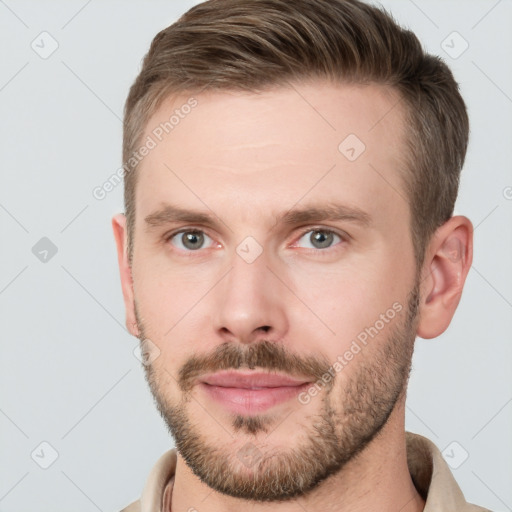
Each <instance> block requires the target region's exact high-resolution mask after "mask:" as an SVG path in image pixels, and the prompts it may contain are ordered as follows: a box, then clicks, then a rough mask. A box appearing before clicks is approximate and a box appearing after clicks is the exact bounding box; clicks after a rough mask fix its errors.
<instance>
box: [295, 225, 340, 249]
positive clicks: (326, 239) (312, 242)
mask: <svg viewBox="0 0 512 512" xmlns="http://www.w3.org/2000/svg"><path fill="white" fill-rule="evenodd" d="M301 241H302V242H303V243H306V248H308V249H325V248H329V247H331V246H332V245H333V244H334V243H335V242H336V241H338V242H342V241H343V240H342V238H341V236H340V235H338V234H336V233H335V232H334V231H331V230H329V229H313V230H309V231H306V232H305V233H304V234H303V235H302V236H301V237H300V238H299V240H298V241H297V244H300V243H301ZM307 244H309V245H307Z"/></svg>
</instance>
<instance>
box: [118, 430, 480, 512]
mask: <svg viewBox="0 0 512 512" xmlns="http://www.w3.org/2000/svg"><path fill="white" fill-rule="evenodd" d="M406 442H407V463H408V465H409V472H410V474H411V477H412V481H413V482H414V485H415V486H416V489H417V490H418V493H419V494H420V495H421V496H422V497H423V499H424V500H425V508H424V509H423V512H490V511H489V509H486V508H482V507H478V506H477V505H472V504H471V503H467V502H466V500H465V499H464V495H463V494H462V491H461V490H460V488H459V486H458V485H457V482H456V481H455V479H454V477H453V475H452V473H451V471H450V468H449V466H448V464H447V463H446V461H445V460H444V458H443V456H442V454H441V452H440V451H439V449H438V448H437V446H436V445H435V444H434V443H432V441H430V440H428V439H427V438H426V437H423V436H420V435H418V434H412V433H411V432H406ZM176 460H177V455H176V449H172V450H169V451H167V452H165V453H164V454H163V455H162V456H161V457H160V458H159V459H158V461H157V462H156V464H155V465H154V467H153V468H152V470H151V472H150V474H149V476H148V479H147V481H146V485H145V487H144V490H143V491H142V496H141V498H140V500H137V501H134V502H133V503H132V504H131V505H128V506H127V507H126V508H124V509H123V510H121V512H171V496H172V487H173V484H174V472H175V470H176Z"/></svg>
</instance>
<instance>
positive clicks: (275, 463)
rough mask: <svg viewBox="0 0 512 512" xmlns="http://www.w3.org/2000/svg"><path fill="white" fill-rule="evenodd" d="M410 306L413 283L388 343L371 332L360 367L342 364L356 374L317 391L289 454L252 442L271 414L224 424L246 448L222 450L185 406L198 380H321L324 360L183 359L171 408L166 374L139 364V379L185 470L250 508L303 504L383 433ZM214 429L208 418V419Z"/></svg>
mask: <svg viewBox="0 0 512 512" xmlns="http://www.w3.org/2000/svg"><path fill="white" fill-rule="evenodd" d="M418 307H419V280H418V277H416V281H415V285H414V287H413V289H412V291H411V292H410V294H409V297H408V304H407V307H406V308H405V315H404V316H403V317H402V318H401V319H397V321H396V322H395V323H394V324H390V325H389V327H391V329H390V332H389V334H388V336H387V337H384V336H383V333H379V334H380V335H379V336H377V337H376V339H374V340H372V341H371V342H370V343H369V345H368V346H365V348H364V349H362V351H361V353H360V354H358V355H357V356H356V357H355V359H356V360H357V359H359V362H357V361H355V362H351V363H349V364H350V366H352V365H354V370H353V372H352V374H351V375H350V378H348V379H347V380H346V381H345V382H343V387H342V388H341V386H340V387H336V384H335V383H336V382H337V380H338V379H337V378H333V379H332V380H330V382H328V383H327V384H325V385H324V388H323V389H322V391H321V394H319V395H318V396H317V398H316V399H313V400H319V399H321V405H320V412H319V413H317V414H315V415H313V416H307V417H306V418H307V421H308V423H307V424H297V425H296V428H294V430H295V431H296V432H297V431H299V430H300V435H301V441H300V443H299V442H297V443H295V446H291V447H284V448H283V447H282V446H280V447H276V446H272V445H271V443H269V444H267V443H266V442H258V441H257V439H256V435H257V434H258V433H261V432H265V433H267V434H268V435H267V437H266V439H265V441H266V440H267V439H268V436H269V435H270V434H271V433H272V431H274V430H275V429H276V428H277V426H278V425H277V426H276V424H278V416H272V415H263V414H258V415H242V414H235V415H233V416H231V418H232V424H231V426H232V429H233V430H234V431H235V432H242V433H244V434H247V435H249V436H252V437H251V438H250V439H252V441H254V442H251V441H249V440H247V442H246V443H245V444H244V445H242V447H241V448H240V447H239V446H237V443H238V439H236V440H235V439H233V436H232V437H231V438H230V439H229V440H228V441H227V442H226V444H219V443H218V442H217V443H214V442H212V441H209V440H208V436H207V435H205V432H206V430H207V429H205V426H206V425H205V424H203V425H197V424H194V423H193V421H192V420H191V417H190V414H189V412H188V410H187V404H188V403H190V401H191V400H192V399H193V397H192V391H193V388H194V384H195V383H196V382H197V381H196V379H197V377H198V376H200V375H202V374H204V373H209V372H215V371H219V370H226V369H234V370H236V369H240V368H250V369H254V368H259V369H263V370H269V371H272V370H274V371H279V372H282V373H287V374H289V375H291V376H293V375H301V376H311V377H312V379H314V381H315V382H319V381H320V379H321V377H322V375H326V373H327V371H328V369H329V368H332V364H329V361H327V360H326V359H325V358H322V357H311V356H309V357H307V358H303V357H300V356H298V355H295V354H290V353H289V352H288V351H287V350H285V348H284V347H283V346H282V345H281V344H277V343H272V342H270V341H268V340H264V341H262V342H261V343H256V342H255V343H254V344H251V345H242V344H237V343H233V342H231V343H223V344H222V345H219V346H218V347H216V349H215V351H214V352H213V353H212V354H211V355H209V356H197V355H194V356H192V357H190V358H189V359H187V361H186V362H185V364H184V365H183V366H182V367H181V369H180V371H179V376H178V378H177V379H175V380H176V381H177V384H178V386H179V388H180V390H181V391H182V398H181V400H179V401H178V402H173V401H172V400H170V399H169V398H168V397H167V396H166V394H165V391H166V389H168V386H169V384H170V379H169V378H173V376H171V374H170V373H169V372H168V371H167V370H166V369H165V368H162V369H159V370H157V369H156V367H155V365H154V364H147V365H143V366H144V369H145V376H146V380H147V382H148V384H149V387H150V389H151V392H152V394H153V397H154V399H155V403H156V405H157V408H158V411H159V412H160V414H161V416H162V418H163V419H164V421H165V423H166V424H167V427H168V429H169V432H170V433H171V435H172V437H173V438H174V440H175V443H176V448H177V451H178V452H179V454H180V455H181V457H182V458H183V459H184V461H185V462H186V464H187V465H188V467H189V468H190V469H191V471H192V472H193V473H194V474H195V475H196V476H197V477H198V478H199V479H200V480H201V481H202V482H204V483H205V484H206V485H208V486H209V487H210V488H211V489H214V490H215V491H217V492H219V493H222V494H226V495H229V496H232V497H235V498H241V499H244V500H252V501H255V502H277V501H287V500H291V499H294V498H297V497H304V496H306V495H307V494H308V493H310V492H311V491H313V490H314V489H315V488H316V487H317V486H318V485H319V484H320V483H321V482H322V481H324V480H326V479H327V478H329V477H330V476H332V475H335V474H337V473H339V472H340V471H341V470H342V469H343V467H344V466H345V465H346V464H347V463H348V462H349V461H351V460H353V459H354V458H355V457H356V456H357V455H358V454H359V453H360V452H362V451H363V450H364V449H365V448H366V447H367V446H368V444H369V443H370V442H371V441H372V440H373V439H374V438H375V436H377V434H378V433H379V432H380V431H381V430H382V428H383V427H384V426H385V425H386V423H387V421H388V419H389V417H390V415H391V413H392V412H393V410H394V408H395V406H396V404H397V402H398V401H399V400H400V399H401V398H404V399H405V393H406V389H407V382H408V379H409V374H410V369H411V360H412V354H413V348H414V340H415V338H416V327H417V320H418ZM136 317H137V322H138V327H139V333H140V334H139V338H140V340H141V341H142V340H144V339H145V334H144V331H145V330H144V326H143V325H142V322H141V319H140V317H139V315H138V313H137V308H136ZM399 320H400V321H399ZM343 371H345V370H344V369H343ZM158 372H160V374H159V375H157V373H158ZM165 373H167V376H166V375H165ZM203 409H204V407H203ZM286 418H288V416H286V417H285V418H284V419H283V420H282V421H284V420H285V419H286ZM212 421H216V420H214V419H213V417H212ZM271 426H273V429H272V430H270V427H271ZM269 431H270V432H269ZM264 445H265V447H264Z"/></svg>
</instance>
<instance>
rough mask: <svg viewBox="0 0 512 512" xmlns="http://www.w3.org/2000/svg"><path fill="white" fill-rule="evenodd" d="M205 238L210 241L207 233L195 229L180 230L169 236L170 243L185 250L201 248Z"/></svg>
mask: <svg viewBox="0 0 512 512" xmlns="http://www.w3.org/2000/svg"><path fill="white" fill-rule="evenodd" d="M206 239H208V240H210V241H211V238H210V237H209V236H208V235H206V234H205V233H203V232H202V231H195V230H188V231H181V232H179V233H176V234H175V235H174V236H172V237H171V238H170V240H171V243H172V244H173V245H174V246H175V247H178V249H183V250H185V251H197V250H198V249H201V248H202V247H203V245H204V243H205V240H206Z"/></svg>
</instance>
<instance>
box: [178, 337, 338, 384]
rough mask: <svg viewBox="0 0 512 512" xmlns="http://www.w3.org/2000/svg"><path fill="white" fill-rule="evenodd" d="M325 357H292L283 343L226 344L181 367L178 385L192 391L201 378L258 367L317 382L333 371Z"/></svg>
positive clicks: (195, 356)
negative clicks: (208, 374)
mask: <svg viewBox="0 0 512 512" xmlns="http://www.w3.org/2000/svg"><path fill="white" fill-rule="evenodd" d="M330 366H331V365H330V364H329V361H327V359H326V358H325V357H308V358H304V357H301V356H298V355H296V354H291V353H289V351H288V350H287V349H286V348H285V347H284V346H283V345H281V344H278V343H275V342H271V341H268V340H263V341H261V342H258V343H254V344H251V345H239V344H235V343H230V342H225V343H222V344H221V345H219V346H217V347H216V348H215V350H214V351H213V352H212V354H210V355H207V356H198V355H194V356H192V357H191V358H190V359H188V361H187V362H186V363H185V364H184V365H183V366H182V367H181V369H180V371H179V375H178V385H179V387H180V389H181V390H182V391H183V392H188V391H190V390H191V389H192V388H193V387H194V385H195V383H196V380H197V378H198V377H200V376H201V375H203V374H206V373H213V372H218V371H220V370H238V369H240V368H249V369H251V370H254V369H256V368H259V369H263V370H270V371H279V372H282V373H286V374H288V375H290V376H292V377H306V378H308V380H309V378H311V380H314V381H317V380H319V379H321V378H322V375H324V374H325V373H326V372H327V371H328V370H329V368H330Z"/></svg>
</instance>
